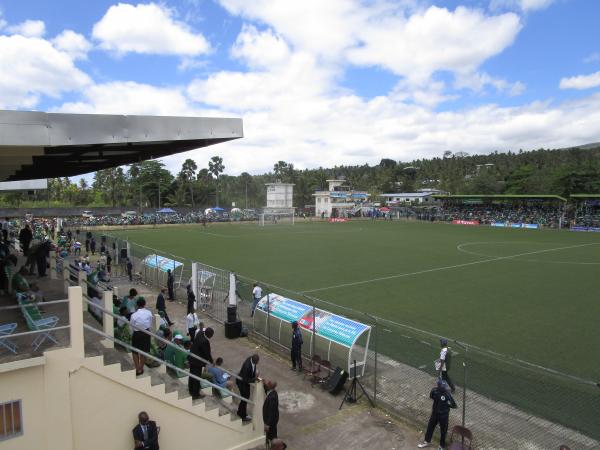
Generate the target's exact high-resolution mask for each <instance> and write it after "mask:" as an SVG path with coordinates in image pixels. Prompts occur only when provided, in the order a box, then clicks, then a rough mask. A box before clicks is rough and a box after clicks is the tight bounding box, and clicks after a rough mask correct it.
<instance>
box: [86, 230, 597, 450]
mask: <svg viewBox="0 0 600 450" xmlns="http://www.w3.org/2000/svg"><path fill="white" fill-rule="evenodd" d="M97 240H98V239H97ZM107 240H108V243H109V248H112V243H113V242H114V244H115V248H116V249H121V248H129V256H130V257H131V258H132V260H133V264H134V273H138V274H139V276H138V277H137V280H138V281H137V282H142V283H147V284H150V285H152V286H155V287H165V286H159V285H157V281H158V280H157V279H156V278H155V277H150V278H145V277H144V274H143V270H141V265H140V263H141V261H142V260H143V259H144V258H145V257H146V256H147V255H150V254H157V255H160V256H164V257H167V258H170V259H175V260H176V261H179V262H182V263H184V268H183V271H184V274H183V280H184V281H185V283H182V285H181V286H180V288H179V289H178V292H177V297H178V300H181V301H184V302H185V300H186V292H185V284H186V283H187V281H188V280H191V279H192V270H191V269H192V263H193V262H196V263H197V267H198V272H199V274H198V283H199V297H200V298H198V299H197V301H198V305H199V311H198V312H199V314H200V315H202V314H206V315H208V316H210V317H212V318H213V319H215V320H217V321H219V322H224V321H226V320H227V303H228V302H227V297H228V293H229V274H230V271H228V270H225V269H220V268H216V267H213V266H210V265H207V264H202V263H200V262H198V261H192V260H190V259H188V258H183V257H179V256H176V255H172V254H169V253H166V252H164V251H161V250H159V249H155V248H150V247H146V246H143V245H140V244H137V243H135V242H131V241H129V242H128V243H127V241H126V240H124V239H122V238H118V237H114V236H109V235H107ZM127 244H129V247H127ZM113 267H114V268H115V269H116V270H115V272H114V274H113V276H114V275H117V276H119V275H120V276H126V274H125V268H124V261H123V260H122V259H121V260H120V261H118V262H113ZM236 276H237V293H238V296H239V300H240V301H239V306H238V317H239V318H240V319H241V320H242V322H243V326H244V327H245V328H247V329H248V331H249V332H250V333H251V335H252V336H254V337H255V338H257V339H260V340H261V341H263V343H264V345H265V346H267V347H268V348H269V349H271V350H274V351H280V352H285V353H286V354H287V353H289V348H290V343H291V327H290V328H287V327H283V328H280V327H279V326H277V325H276V322H279V321H278V320H277V321H275V320H273V321H272V322H270V320H269V316H267V317H266V318H264V315H262V314H261V315H257V317H256V321H255V320H254V318H253V317H251V314H250V313H251V305H252V288H253V285H254V283H258V284H259V285H260V286H261V288H262V292H263V296H264V295H266V294H270V293H273V294H279V295H282V296H284V297H287V298H291V299H294V300H297V301H299V302H302V303H305V304H307V305H311V306H312V307H314V308H319V309H323V310H326V311H330V312H332V313H334V314H338V315H341V316H345V317H347V318H350V319H353V320H356V321H358V322H362V323H365V324H368V325H370V326H371V327H372V332H371V341H370V344H369V350H368V357H367V365H366V371H365V375H364V377H363V378H362V380H361V382H362V384H363V386H364V387H365V389H366V390H367V392H368V394H369V396H371V398H372V399H374V401H375V402H376V404H377V406H379V407H381V408H383V409H385V410H387V411H389V412H390V413H392V414H394V415H397V416H400V417H401V418H403V419H404V420H406V421H409V422H412V423H413V424H414V425H416V426H417V427H421V428H423V429H424V428H425V427H426V425H427V421H428V419H429V414H430V411H431V400H430V399H429V392H430V390H431V388H432V387H433V386H434V384H435V381H436V379H437V376H438V373H437V372H436V370H435V367H434V361H435V360H436V359H437V358H438V357H439V351H440V343H439V339H440V337H441V336H439V335H437V334H435V333H431V332H427V331H423V330H419V329H417V328H414V327H411V326H409V325H406V324H400V323H396V322H392V321H390V320H387V319H385V318H381V317H376V316H373V315H370V314H368V313H365V312H361V311H356V310H354V309H350V308H346V307H343V306H340V305H336V304H334V303H330V302H327V301H325V300H322V299H319V298H316V297H313V296H310V295H306V294H303V293H301V292H295V291H291V290H288V289H285V288H283V287H280V286H275V285H272V284H269V283H265V282H262V281H260V280H254V279H251V278H248V277H245V276H243V275H241V274H236ZM259 316H260V317H259ZM447 338H448V340H449V344H450V351H451V353H452V363H451V367H450V370H449V372H448V373H449V376H450V378H451V379H452V381H453V382H454V384H455V385H456V391H455V392H454V394H453V396H454V399H455V400H456V403H457V404H458V408H457V409H456V410H454V411H452V413H451V416H450V429H452V427H453V426H454V425H460V424H464V425H465V426H466V427H467V428H469V429H470V430H471V431H472V432H473V436H474V441H473V444H474V447H475V448H506V449H521V448H527V449H552V448H558V447H559V446H560V445H567V446H569V447H570V448H572V449H575V448H577V449H586V448H589V449H592V448H600V442H599V441H600V420H598V417H600V385H598V383H597V382H595V381H590V380H585V379H581V378H578V377H575V376H571V375H568V374H563V373H560V372H558V371H554V370H551V369H547V368H544V367H540V366H537V365H534V364H530V363H528V362H526V361H522V360H518V359H515V358H513V357H510V356H507V355H502V354H498V353H495V352H492V351H489V350H485V349H481V348H478V347H476V346H472V345H469V344H466V343H462V342H459V341H456V340H453V339H451V338H450V337H447ZM313 342H315V340H313ZM318 342H319V340H316V343H315V344H313V345H310V344H309V343H310V339H305V345H304V346H303V348H302V352H303V355H304V358H305V361H306V362H305V365H308V361H310V359H311V357H312V356H313V355H319V356H321V358H323V359H327V356H329V360H330V361H331V363H332V366H333V367H336V366H340V367H345V365H346V364H347V353H345V354H344V352H343V351H341V350H340V351H336V350H335V349H334V350H332V351H330V352H329V354H328V349H326V348H325V347H320V346H319V344H318ZM361 345H365V343H364V342H361V341H359V342H358V343H357V346H358V347H359V348H360V346H361ZM436 436H437V434H436V435H434V439H437V437H436Z"/></svg>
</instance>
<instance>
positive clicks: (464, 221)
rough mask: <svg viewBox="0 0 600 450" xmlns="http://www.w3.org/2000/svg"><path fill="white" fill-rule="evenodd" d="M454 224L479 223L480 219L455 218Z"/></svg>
mask: <svg viewBox="0 0 600 450" xmlns="http://www.w3.org/2000/svg"><path fill="white" fill-rule="evenodd" d="M452 223H453V224H454V225H479V220H453V221H452Z"/></svg>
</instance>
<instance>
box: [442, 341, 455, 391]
mask: <svg viewBox="0 0 600 450" xmlns="http://www.w3.org/2000/svg"><path fill="white" fill-rule="evenodd" d="M440 346H441V347H442V348H441V350H440V359H439V361H440V372H441V373H440V375H441V376H442V380H444V381H445V382H446V383H448V386H450V390H451V391H452V392H454V390H455V387H454V383H453V382H452V380H451V379H450V376H449V375H448V371H449V370H450V364H451V359H452V353H451V352H450V349H449V348H448V340H447V339H444V338H441V339H440Z"/></svg>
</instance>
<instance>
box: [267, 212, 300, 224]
mask: <svg viewBox="0 0 600 450" xmlns="http://www.w3.org/2000/svg"><path fill="white" fill-rule="evenodd" d="M269 225H294V213H293V212H263V213H261V214H259V216H258V226H260V227H266V226H269Z"/></svg>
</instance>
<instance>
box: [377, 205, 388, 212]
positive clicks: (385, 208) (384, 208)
mask: <svg viewBox="0 0 600 450" xmlns="http://www.w3.org/2000/svg"><path fill="white" fill-rule="evenodd" d="M389 210H390V208H388V207H387V206H384V207H383V208H379V211H381V212H388V211H389Z"/></svg>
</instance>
